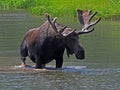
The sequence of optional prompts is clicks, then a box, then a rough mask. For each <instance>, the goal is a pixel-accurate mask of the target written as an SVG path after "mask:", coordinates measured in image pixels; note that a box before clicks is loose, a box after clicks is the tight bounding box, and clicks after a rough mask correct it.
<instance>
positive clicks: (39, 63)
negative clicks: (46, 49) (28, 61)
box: [35, 56, 43, 69]
mask: <svg viewBox="0 0 120 90" xmlns="http://www.w3.org/2000/svg"><path fill="white" fill-rule="evenodd" d="M35 63H36V66H35V68H36V69H42V68H43V65H42V59H41V58H40V56H37V57H36V60H35Z"/></svg>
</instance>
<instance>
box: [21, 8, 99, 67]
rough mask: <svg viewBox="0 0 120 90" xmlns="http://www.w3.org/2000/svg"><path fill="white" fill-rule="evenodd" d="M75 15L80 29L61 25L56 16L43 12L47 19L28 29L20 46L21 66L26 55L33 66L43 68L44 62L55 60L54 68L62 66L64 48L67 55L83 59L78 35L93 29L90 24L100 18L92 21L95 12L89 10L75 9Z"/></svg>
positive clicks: (83, 54)
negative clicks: (38, 25) (39, 24)
mask: <svg viewBox="0 0 120 90" xmlns="http://www.w3.org/2000/svg"><path fill="white" fill-rule="evenodd" d="M77 14H78V15H77V16H78V19H79V22H80V24H81V26H82V30H80V31H76V30H75V29H72V28H69V27H67V26H63V25H61V24H59V23H58V22H57V18H56V17H55V18H52V17H51V16H50V15H49V14H45V17H46V18H47V21H46V22H45V23H43V24H42V25H41V26H40V27H37V28H33V29H30V30H29V31H28V32H27V33H26V35H25V37H24V39H23V41H22V44H21V46H20V55H21V62H22V63H21V66H22V67H26V63H25V60H26V57H27V56H29V58H30V59H31V60H32V61H33V62H34V63H35V65H36V66H35V68H37V69H39V68H45V64H47V63H49V62H50V61H52V60H56V68H62V65H63V54H64V51H65V49H66V52H67V55H68V57H69V55H72V54H75V56H76V58H77V59H84V57H85V51H84V48H83V46H82V45H81V44H79V35H81V34H85V33H90V32H92V31H94V28H92V29H91V27H92V26H94V25H96V24H97V23H98V22H99V21H100V20H101V18H98V19H97V20H95V21H94V22H91V19H92V18H93V17H94V16H95V15H96V14H97V12H95V13H94V14H91V10H80V9H77Z"/></svg>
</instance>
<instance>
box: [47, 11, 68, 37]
mask: <svg viewBox="0 0 120 90" xmlns="http://www.w3.org/2000/svg"><path fill="white" fill-rule="evenodd" d="M45 16H46V18H47V20H48V22H49V23H50V25H51V26H52V28H53V30H54V31H55V32H56V33H57V34H58V35H60V36H63V35H62V32H63V31H64V30H65V29H66V28H67V26H64V27H63V28H61V29H60V30H58V29H57V27H56V25H55V23H56V21H57V17H55V18H54V19H52V18H51V16H50V15H49V14H47V13H46V14H45Z"/></svg>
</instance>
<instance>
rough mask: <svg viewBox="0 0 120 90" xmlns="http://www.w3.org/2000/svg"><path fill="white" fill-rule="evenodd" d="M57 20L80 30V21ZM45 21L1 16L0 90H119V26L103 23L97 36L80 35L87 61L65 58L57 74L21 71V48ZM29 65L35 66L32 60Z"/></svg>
mask: <svg viewBox="0 0 120 90" xmlns="http://www.w3.org/2000/svg"><path fill="white" fill-rule="evenodd" d="M70 18H71V17H67V18H66V17H62V18H60V19H59V18H58V20H59V22H61V23H63V24H65V25H68V26H70V27H71V28H76V29H77V30H80V25H79V23H78V21H77V19H71V20H70ZM44 21H45V18H44V17H37V16H30V15H28V14H27V13H21V12H17V13H13V12H12V13H6V12H1V13H0V90H120V59H119V53H120V22H119V21H101V22H100V23H99V24H98V25H96V27H95V32H93V33H91V34H86V35H81V36H80V41H81V43H82V44H83V46H84V47H85V50H86V58H85V60H77V59H76V58H75V57H74V56H71V57H70V58H68V57H67V56H66V55H64V66H63V69H61V70H54V69H53V67H54V65H55V62H54V61H53V62H51V63H49V64H48V67H50V68H52V69H51V70H33V69H18V68H15V67H14V66H15V65H19V64H20V57H19V46H20V43H21V41H22V39H23V37H24V35H25V32H27V31H28V30H29V29H30V28H34V27H38V26H40V25H41V24H42V23H43V22H44ZM27 63H28V64H30V65H34V64H33V63H32V62H31V61H30V60H29V58H27Z"/></svg>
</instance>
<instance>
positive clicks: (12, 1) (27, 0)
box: [0, 0, 120, 18]
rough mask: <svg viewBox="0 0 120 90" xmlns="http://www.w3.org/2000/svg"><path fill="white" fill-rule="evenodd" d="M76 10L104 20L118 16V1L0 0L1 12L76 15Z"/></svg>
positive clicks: (119, 11)
mask: <svg viewBox="0 0 120 90" xmlns="http://www.w3.org/2000/svg"><path fill="white" fill-rule="evenodd" d="M76 8H81V9H92V10H94V11H98V12H99V15H98V16H102V17H104V18H106V17H110V16H115V15H119V14H120V9H119V8H120V0H0V9H1V10H17V9H27V10H28V11H29V12H30V13H32V14H34V15H43V14H44V13H46V12H47V13H50V14H52V15H65V16H66V15H76V12H75V11H76Z"/></svg>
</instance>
